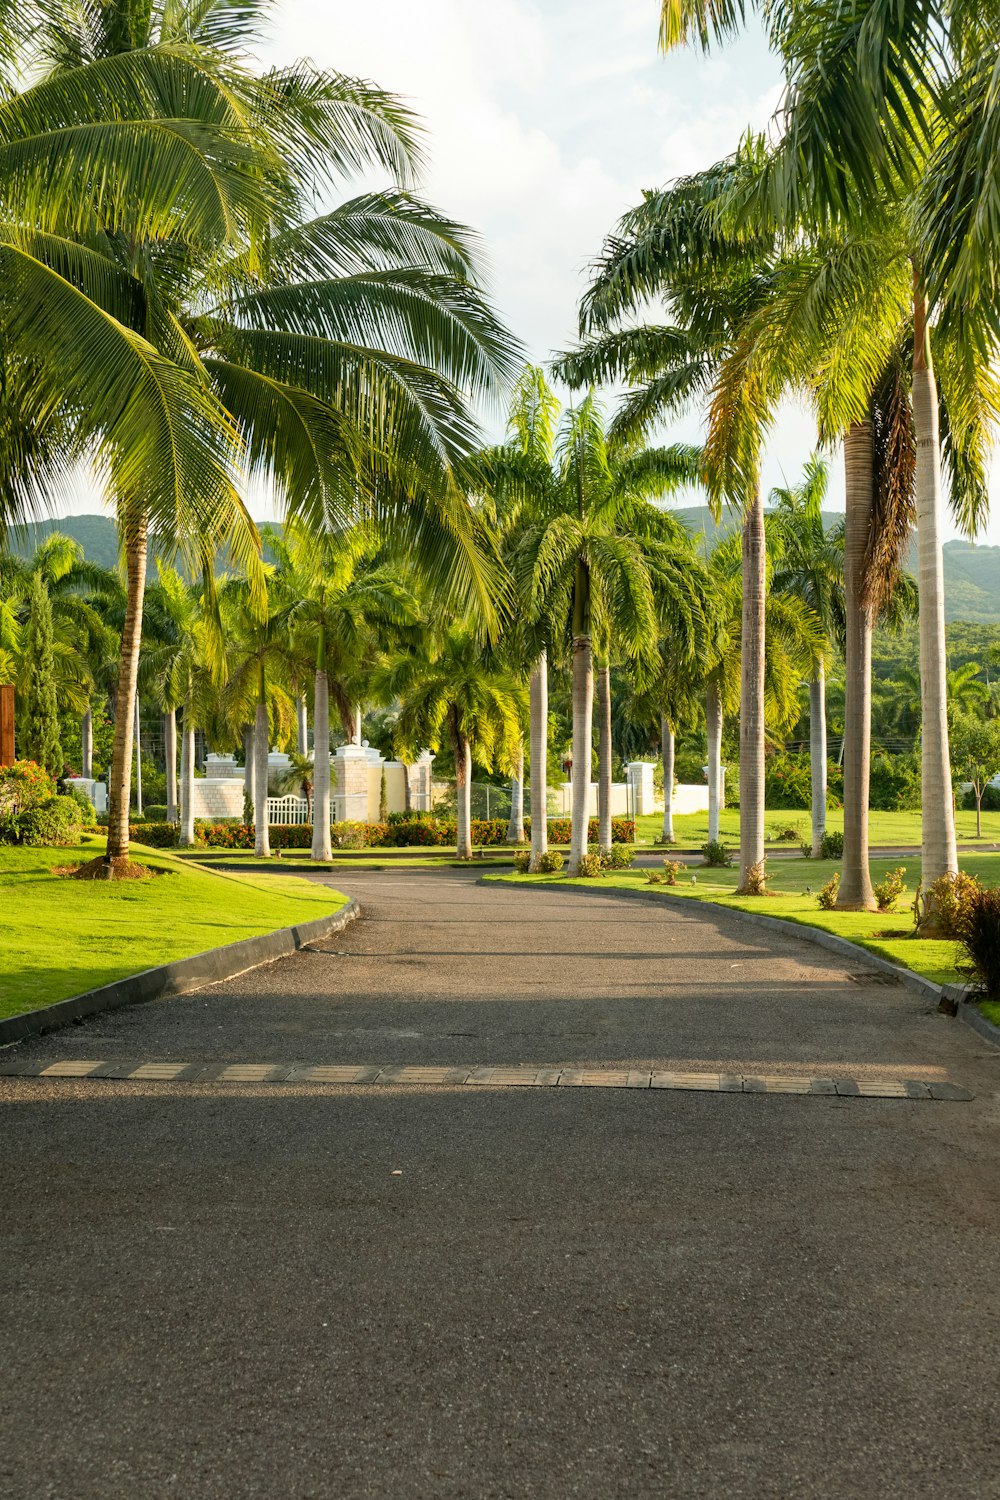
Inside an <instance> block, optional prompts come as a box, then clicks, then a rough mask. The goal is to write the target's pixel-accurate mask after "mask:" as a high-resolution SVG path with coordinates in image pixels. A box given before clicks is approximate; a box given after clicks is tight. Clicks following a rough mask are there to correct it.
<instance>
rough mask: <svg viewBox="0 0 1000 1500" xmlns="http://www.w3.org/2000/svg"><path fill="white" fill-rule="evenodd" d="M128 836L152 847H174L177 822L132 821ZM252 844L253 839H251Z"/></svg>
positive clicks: (138, 842)
mask: <svg viewBox="0 0 1000 1500" xmlns="http://www.w3.org/2000/svg"><path fill="white" fill-rule="evenodd" d="M128 836H129V838H130V839H134V840H135V842H136V843H137V844H147V845H148V846H149V848H150V849H173V848H174V846H175V844H176V843H177V824H176V823H130V824H129V826H128ZM250 842H251V844H252V843H253V840H252V839H251V841H250Z"/></svg>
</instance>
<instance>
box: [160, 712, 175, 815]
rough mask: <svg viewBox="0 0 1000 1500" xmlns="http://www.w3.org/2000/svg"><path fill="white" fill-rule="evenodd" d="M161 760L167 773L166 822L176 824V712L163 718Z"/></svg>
mask: <svg viewBox="0 0 1000 1500" xmlns="http://www.w3.org/2000/svg"><path fill="white" fill-rule="evenodd" d="M163 760H164V764H165V766H166V772H167V822H168V823H176V822H177V710H176V708H168V709H167V711H166V713H165V714H164V716H163Z"/></svg>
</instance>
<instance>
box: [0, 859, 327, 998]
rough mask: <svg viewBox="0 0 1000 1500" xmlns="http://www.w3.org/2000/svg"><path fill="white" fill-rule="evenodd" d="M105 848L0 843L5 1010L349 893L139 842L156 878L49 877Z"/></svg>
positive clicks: (199, 949)
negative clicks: (200, 864)
mask: <svg viewBox="0 0 1000 1500" xmlns="http://www.w3.org/2000/svg"><path fill="white" fill-rule="evenodd" d="M103 847H104V840H103V839H99V838H96V837H93V836H85V837H84V840H83V841H82V842H81V843H80V844H79V845H78V846H76V847H74V848H69V849H11V848H0V973H2V975H3V979H2V983H0V1017H3V1016H13V1015H18V1014H19V1013H20V1012H21V1011H25V1010H35V1009H37V1008H38V1007H40V1006H43V1005H52V1004H53V1003H54V1002H55V1001H57V1000H65V999H67V998H68V997H69V996H70V995H78V994H80V993H81V992H82V991H83V990H89V989H95V988H96V987H97V986H99V985H102V984H110V983H111V982H112V981H113V980H115V979H122V978H124V977H125V976H126V975H128V974H137V973H139V972H140V971H141V970H143V969H149V968H153V967H154V966H156V965H157V964H165V963H170V962H171V961H172V960H173V959H176V958H189V957H190V956H191V955H192V954H194V953H203V952H204V951H205V950H206V949H207V948H217V947H220V946H221V945H222V944H224V943H236V942H239V941H241V940H242V939H243V938H250V937H259V936H260V935H261V934H263V933H266V932H274V931H275V930H276V929H277V928H279V927H291V926H294V925H295V924H296V923H299V922H311V921H313V920H314V919H316V918H317V917H322V916H325V915H327V914H328V913H330V912H333V911H337V910H338V909H339V908H340V907H341V906H343V905H344V903H345V902H346V900H347V897H346V896H342V895H341V894H340V893H339V892H338V891H331V890H330V889H329V888H328V887H326V886H317V885H313V884H310V883H309V882H308V881H304V880H300V879H297V878H296V877H294V876H289V877H288V878H287V879H283V878H282V877H281V876H280V875H270V874H267V875H263V874H261V875H255V874H253V873H251V872H248V873H247V874H245V875H243V874H239V875H237V874H226V873H225V872H223V871H221V870H204V869H198V868H196V867H194V866H192V865H189V864H184V863H183V862H182V861H181V860H178V859H176V858H174V856H173V855H171V854H168V853H165V852H164V851H162V850H155V849H145V848H143V846H142V845H141V844H133V845H132V851H133V856H134V857H135V858H136V859H138V860H139V861H140V862H141V863H142V864H144V865H147V866H149V868H150V869H153V870H157V871H161V872H162V873H161V874H160V875H159V876H158V877H157V878H156V879H154V880H134V881H132V880H130V881H122V882H120V883H116V884H109V885H106V884H104V883H103V882H101V881H78V880H69V879H67V878H66V877H65V876H60V875H53V873H52V870H53V868H59V867H61V866H66V865H73V864H77V863H80V862H82V861H84V860H87V859H93V858H95V857H96V855H97V854H99V853H100V852H101V850H102V849H103Z"/></svg>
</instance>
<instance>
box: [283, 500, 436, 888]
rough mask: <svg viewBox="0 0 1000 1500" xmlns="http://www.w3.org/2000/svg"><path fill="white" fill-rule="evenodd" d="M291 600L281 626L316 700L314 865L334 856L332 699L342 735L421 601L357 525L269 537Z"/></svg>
mask: <svg viewBox="0 0 1000 1500" xmlns="http://www.w3.org/2000/svg"><path fill="white" fill-rule="evenodd" d="M266 536H267V542H268V546H269V549H270V550H271V552H272V553H273V554H274V555H275V557H276V561H277V567H278V571H279V574H280V575H281V581H282V589H283V592H284V595H285V597H286V599H287V600H288V602H287V604H286V606H285V608H284V610H283V613H282V622H283V624H284V626H285V627H286V628H287V629H288V630H289V631H290V632H291V633H292V638H293V640H294V642H295V645H296V648H297V650H298V652H299V654H300V656H302V657H305V658H308V659H309V660H310V661H311V662H312V664H313V668H314V672H315V689H314V698H313V766H314V772H313V845H312V857H313V859H314V860H327V861H328V860H330V859H332V857H333V851H332V846H331V842H330V698H331V695H332V697H333V701H334V705H335V707H336V709H337V712H338V714H339V715H340V720H341V724H342V726H343V729H344V733H345V735H348V736H350V735H352V733H353V729H354V718H355V705H356V703H357V700H358V697H359V694H360V693H361V691H362V689H363V688H364V687H365V686H366V684H367V680H368V677H369V675H370V673H371V672H372V671H373V670H374V668H375V666H376V664H377V662H378V659H379V655H380V653H382V652H385V651H389V650H391V649H392V648H393V646H395V645H398V644H399V643H400V641H401V639H402V635H403V632H404V631H405V628H406V627H407V626H411V625H413V624H415V622H416V621H417V619H418V617H419V603H418V600H417V598H416V597H415V595H414V593H413V592H412V590H411V589H410V588H409V587H408V586H407V583H406V581H405V578H404V576H403V574H402V572H401V570H400V569H399V567H398V566H394V565H393V563H392V562H391V561H390V560H389V559H388V558H387V557H386V555H385V548H384V546H381V545H380V543H379V538H378V536H377V534H375V533H373V532H372V531H370V530H365V529H362V528H355V529H354V530H353V531H350V532H344V533H341V534H335V533H331V532H328V531H326V532H322V533H320V534H319V535H318V536H317V535H315V534H314V533H313V532H312V531H310V530H309V529H308V528H307V527H305V526H304V525H302V524H301V523H298V524H293V525H290V526H289V527H287V528H286V530H285V533H284V536H283V537H281V538H279V537H278V536H277V534H275V533H272V532H268V533H266Z"/></svg>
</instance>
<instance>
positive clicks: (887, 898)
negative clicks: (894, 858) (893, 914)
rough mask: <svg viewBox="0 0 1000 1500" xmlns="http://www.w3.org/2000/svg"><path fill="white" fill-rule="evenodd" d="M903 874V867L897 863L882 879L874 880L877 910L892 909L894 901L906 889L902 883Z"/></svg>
mask: <svg viewBox="0 0 1000 1500" xmlns="http://www.w3.org/2000/svg"><path fill="white" fill-rule="evenodd" d="M905 874H906V870H905V868H904V867H903V866H902V865H899V866H897V868H896V869H895V870H890V871H889V873H888V875H887V876H886V877H885V879H884V880H879V881H876V883H875V885H874V887H873V889H874V891H875V900H876V901H877V903H878V909H879V911H892V910H893V908H894V907H895V905H896V902H897V901H898V900H899V898H900V896H901V895H902V894H903V892H904V891H905V890H906V886H905V885H904V883H903V876H904V875H905Z"/></svg>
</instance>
